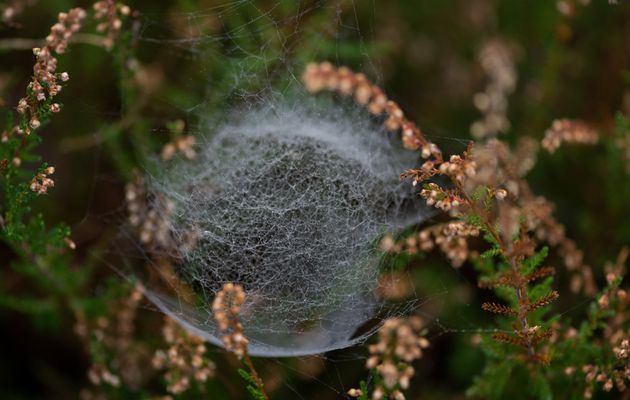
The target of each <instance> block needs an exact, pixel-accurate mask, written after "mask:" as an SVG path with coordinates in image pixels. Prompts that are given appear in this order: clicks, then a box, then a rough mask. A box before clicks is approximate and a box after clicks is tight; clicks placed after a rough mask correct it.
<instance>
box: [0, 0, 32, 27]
mask: <svg viewBox="0 0 630 400" xmlns="http://www.w3.org/2000/svg"><path fill="white" fill-rule="evenodd" d="M36 1H37V0H11V1H7V2H3V4H1V5H0V24H4V25H14V22H13V19H14V18H15V17H16V16H17V15H18V14H21V13H22V12H23V11H24V9H25V8H26V7H30V6H32V5H33V4H34V3H35V2H36ZM5 3H6V4H5Z"/></svg>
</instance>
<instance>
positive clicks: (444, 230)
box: [381, 221, 479, 268]
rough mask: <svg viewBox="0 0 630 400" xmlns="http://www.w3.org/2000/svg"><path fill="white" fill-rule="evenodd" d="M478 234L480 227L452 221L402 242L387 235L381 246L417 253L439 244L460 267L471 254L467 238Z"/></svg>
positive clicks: (435, 226)
mask: <svg viewBox="0 0 630 400" xmlns="http://www.w3.org/2000/svg"><path fill="white" fill-rule="evenodd" d="M477 236H479V228H477V227H476V226H474V225H471V224H468V223H466V222H463V221H451V222H447V223H444V224H436V225H432V226H430V227H428V228H425V229H422V230H421V231H419V232H418V233H416V234H414V235H411V236H409V237H407V238H406V239H405V240H403V241H402V242H401V243H395V242H394V241H393V239H392V238H391V236H385V237H384V238H383V241H382V242H381V247H382V248H383V250H385V251H388V252H393V253H398V252H401V251H405V252H407V253H409V254H416V253H419V252H428V251H431V250H432V249H433V248H434V247H435V246H436V245H437V246H438V247H439V249H440V250H441V251H442V252H443V253H444V255H445V256H446V258H447V259H448V260H449V261H450V263H451V265H452V266H453V267H455V268H458V267H461V266H462V265H463V264H464V262H465V261H466V260H467V259H468V258H469V257H470V256H471V253H470V249H469V247H468V241H467V240H466V239H467V238H468V237H477Z"/></svg>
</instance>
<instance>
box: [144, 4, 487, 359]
mask: <svg viewBox="0 0 630 400" xmlns="http://www.w3.org/2000/svg"><path fill="white" fill-rule="evenodd" d="M341 3H345V4H350V6H349V7H346V6H343V7H342V5H341ZM304 4H305V5H304V6H299V5H297V6H294V7H293V9H292V12H290V13H288V14H287V13H286V12H284V13H283V12H280V11H279V9H281V8H282V7H284V6H286V4H284V3H281V2H278V3H277V4H276V6H275V7H271V8H269V7H267V8H265V9H264V10H263V9H262V8H259V7H256V5H255V2H251V1H230V2H225V3H222V4H219V5H216V6H214V7H211V8H208V9H203V10H192V11H191V12H189V13H181V14H176V15H173V16H172V17H171V18H172V21H171V22H173V23H172V24H169V25H168V26H164V25H163V24H162V23H161V22H160V23H158V22H156V21H157V20H158V16H157V15H151V14H150V13H148V14H145V15H144V16H143V19H142V21H143V30H142V32H141V34H140V41H139V43H140V47H141V48H142V47H143V46H145V47H147V48H152V49H156V51H158V50H159V51H160V53H162V54H164V55H165V56H166V57H171V58H172V59H174V60H176V61H178V62H181V63H182V64H185V65H186V68H182V71H188V73H190V74H191V76H190V77H188V76H186V75H184V76H177V77H173V79H174V80H176V81H177V82H178V83H179V84H181V86H182V87H181V91H182V92H185V93H190V96H188V97H184V98H183V99H182V100H180V101H178V103H177V104H173V103H172V101H171V102H170V103H168V102H169V101H170V100H167V101H165V102H167V103H168V106H170V107H173V108H174V109H177V110H179V111H180V112H181V111H183V112H184V113H185V115H186V116H187V119H188V123H189V128H188V132H189V133H193V134H195V136H196V137H197V141H198V143H200V145H199V146H198V148H197V149H196V150H197V152H198V158H197V159H196V160H194V161H187V160H182V161H181V162H173V163H160V162H152V161H149V162H147V165H146V166H145V167H146V172H147V174H146V176H147V178H148V181H149V182H150V192H151V193H152V195H153V196H154V198H155V199H159V200H156V201H168V202H172V203H173V204H174V214H173V216H172V218H171V219H170V221H169V223H170V225H169V228H170V233H171V235H172V236H173V238H174V240H175V242H176V243H179V246H177V247H178V248H180V250H181V249H183V250H181V251H178V252H177V253H172V252H171V254H169V256H170V257H172V258H174V259H175V260H176V261H175V263H174V271H175V275H176V276H177V278H178V279H179V280H181V283H182V284H181V285H180V284H167V285H163V283H164V282H165V281H168V280H169V279H172V277H170V276H169V277H166V278H165V279H163V280H162V282H161V283H162V284H160V285H153V284H152V283H151V282H152V281H151V282H148V281H145V283H146V284H147V285H146V286H147V296H148V297H149V298H150V299H151V300H152V301H153V303H155V305H156V306H157V307H158V308H159V309H160V310H161V311H163V312H165V313H166V314H168V315H170V316H171V317H173V318H174V319H175V320H177V321H178V322H179V323H180V324H181V325H182V326H184V327H186V328H187V329H189V330H191V331H192V332H194V333H196V334H197V335H200V336H202V337H204V338H206V339H207V340H208V341H210V342H213V343H215V344H218V345H220V341H219V340H218V339H217V332H216V328H215V324H214V319H213V316H212V313H211V310H210V304H211V302H212V298H213V296H214V294H215V293H216V291H217V290H218V289H220V287H221V285H222V284H223V283H225V282H235V283H240V284H242V285H243V286H244V288H245V290H246V292H247V293H248V302H247V304H246V306H245V307H244V312H243V314H242V318H243V325H244V326H245V333H246V335H247V336H248V338H249V339H250V341H251V345H250V348H249V350H250V353H251V354H252V355H258V356H299V355H310V354H321V353H325V352H327V351H330V350H335V349H340V348H345V347H349V346H352V345H354V344H356V343H359V342H362V341H364V340H365V339H366V338H367V337H368V336H369V335H370V334H371V333H372V332H373V329H374V328H373V327H374V325H367V327H366V326H365V324H366V323H367V322H368V321H370V320H372V319H376V320H378V319H382V318H383V317H386V316H388V315H392V313H399V312H400V309H398V311H391V310H388V309H386V308H384V304H383V303H382V301H381V300H380V299H379V298H378V297H377V296H376V295H375V292H374V291H375V289H376V287H377V281H378V275H379V273H380V272H381V271H382V269H383V268H386V266H384V265H383V260H382V255H381V254H380V253H379V252H378V245H377V243H378V240H379V238H380V237H381V236H382V235H383V234H384V233H386V232H394V233H396V232H398V231H399V230H400V229H402V228H404V227H409V226H411V225H413V224H417V223H419V222H422V221H423V220H425V219H427V218H428V217H429V216H430V215H431V214H432V212H431V211H430V210H428V209H426V208H425V207H424V206H423V205H422V204H421V203H419V200H417V198H416V197H415V196H414V192H413V189H412V188H411V187H410V185H408V183H407V184H405V183H401V182H399V180H398V176H399V174H400V173H401V172H402V171H404V170H405V169H407V168H410V167H413V166H415V165H416V163H417V161H418V160H417V157H416V155H415V154H414V153H413V152H409V151H406V150H404V149H402V148H401V147H400V145H399V144H397V140H396V138H393V137H390V136H391V135H389V134H388V133H387V132H385V131H384V130H383V129H381V128H380V122H381V121H375V120H373V119H372V118H371V117H370V115H369V113H367V112H365V111H362V110H359V109H358V108H357V107H353V106H352V105H349V104H348V103H347V102H346V103H344V102H343V101H340V100H339V99H335V100H332V101H331V100H330V99H323V100H322V99H312V98H310V97H308V96H307V95H306V94H305V93H304V92H303V90H302V89H301V82H300V79H299V76H300V74H301V72H302V70H303V67H304V64H305V63H306V62H308V61H322V60H330V61H333V62H338V61H339V59H343V58H344V57H342V56H340V55H339V53H338V52H339V51H341V50H343V49H344V48H346V47H345V46H347V44H346V43H345V42H346V41H350V40H352V41H353V43H355V44H356V43H358V47H359V49H360V50H359V53H358V54H355V55H354V56H353V57H355V60H354V61H355V64H359V65H362V66H363V67H362V69H363V70H367V71H370V72H372V77H376V78H378V76H379V68H378V67H377V66H375V65H374V62H373V60H372V58H371V57H370V56H369V50H368V45H367V44H366V43H367V42H366V41H364V39H363V35H364V34H365V32H364V31H363V30H362V29H360V28H359V23H358V20H356V19H354V18H352V16H353V15H354V14H355V13H356V9H355V8H356V7H357V5H356V4H354V3H353V2H340V3H339V4H334V5H327V4H323V5H322V4H320V3H319V2H306V3H304ZM363 4H364V6H366V7H369V12H370V13H374V12H376V8H375V7H376V5H375V4H374V3H369V2H365V3H363ZM315 13H324V14H326V15H328V16H329V17H330V18H333V19H334V22H333V23H331V24H330V25H331V26H332V29H333V30H334V32H332V33H330V32H327V34H326V40H328V41H330V38H331V37H332V38H333V45H332V47H327V48H321V47H318V46H317V40H315V41H313V39H312V38H313V37H315V38H317V37H322V40H324V39H323V35H322V34H321V33H320V32H316V29H317V27H318V26H321V23H320V24H319V25H318V24H311V23H310V22H309V18H313V17H312V15H313V14H315ZM342 13H343V14H344V15H350V16H351V17H350V18H348V17H342V16H341V14H342ZM235 21H236V23H235ZM238 21H240V22H238ZM270 32H271V34H269V33H270ZM368 34H370V33H369V31H368ZM308 38H310V39H308ZM171 61H172V60H171ZM200 76H202V77H204V78H202V79H201V80H200ZM377 80H378V79H377ZM169 84H171V83H169ZM432 139H433V140H435V139H438V140H439V138H432ZM453 143H454V144H455V145H456V146H458V147H460V148H462V149H463V148H464V147H465V143H464V142H461V141H460V140H459V139H457V140H454V141H453ZM156 208H157V209H160V206H159V205H158V207H156ZM191 236H194V238H195V239H194V245H193V246H191V247H190V248H189V246H188V242H189V240H190V237H191ZM149 264H150V263H149ZM156 271H157V273H158V274H161V273H162V272H161V271H160V270H159V268H154V271H153V272H154V273H155V272H156ZM134 275H135V273H134ZM138 275H141V274H138ZM461 279H463V280H465V279H464V278H461ZM183 286H185V288H186V289H182V287H183ZM419 295H420V296H421V297H427V296H432V295H435V296H437V297H438V298H443V297H445V296H448V295H449V288H444V287H440V288H436V289H435V291H433V292H431V293H419ZM413 304H416V303H413ZM407 306H409V304H407ZM407 306H405V309H406V310H408V309H409V307H407ZM462 318H463V319H464V320H467V317H466V316H464V315H462ZM430 319H433V318H430ZM436 326H437V327H438V331H440V332H442V333H445V332H455V331H470V332H472V331H476V329H475V328H474V327H470V326H469V325H468V323H466V328H465V329H464V330H461V329H460V330H458V329H455V328H450V327H449V328H446V327H445V326H444V325H442V324H441V323H440V322H439V320H438V322H437V324H436Z"/></svg>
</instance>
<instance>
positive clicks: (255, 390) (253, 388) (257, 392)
mask: <svg viewBox="0 0 630 400" xmlns="http://www.w3.org/2000/svg"><path fill="white" fill-rule="evenodd" d="M238 374H239V375H240V376H241V377H242V378H243V379H245V381H246V382H247V391H248V392H249V394H250V395H251V396H252V397H253V398H254V399H255V400H265V395H264V393H263V391H262V389H261V388H260V387H259V385H258V382H257V381H256V379H255V378H254V377H253V376H252V375H251V374H250V373H249V372H247V371H245V370H244V369H242V368H239V369H238Z"/></svg>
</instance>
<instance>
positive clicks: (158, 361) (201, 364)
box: [152, 317, 216, 395]
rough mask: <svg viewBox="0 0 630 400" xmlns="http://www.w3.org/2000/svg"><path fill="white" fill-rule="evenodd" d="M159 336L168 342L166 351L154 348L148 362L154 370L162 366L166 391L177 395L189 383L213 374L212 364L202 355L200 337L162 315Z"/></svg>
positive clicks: (203, 345)
mask: <svg viewBox="0 0 630 400" xmlns="http://www.w3.org/2000/svg"><path fill="white" fill-rule="evenodd" d="M162 336H163V337H164V340H165V341H166V343H167V344H168V345H169V348H168V350H166V351H165V350H157V351H156V352H155V354H154V356H153V360H152V365H153V368H155V369H157V370H162V369H166V373H165V375H164V378H165V379H166V381H167V382H168V386H167V388H166V390H167V391H168V392H169V393H171V394H173V395H178V394H182V393H183V392H185V391H187V390H188V389H189V388H190V387H191V385H192V383H193V382H197V383H198V384H200V386H199V387H200V388H202V387H203V386H202V384H203V383H205V382H206V381H207V380H208V378H211V377H213V376H214V373H215V369H216V366H215V364H214V362H212V361H211V360H209V359H208V358H207V357H206V352H207V349H206V346H205V344H204V340H203V339H202V338H200V337H198V336H195V335H193V334H191V333H189V332H188V331H186V330H184V329H182V328H180V327H179V325H177V323H176V322H175V321H174V320H173V319H171V318H169V317H166V318H165V321H164V327H163V328H162Z"/></svg>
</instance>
